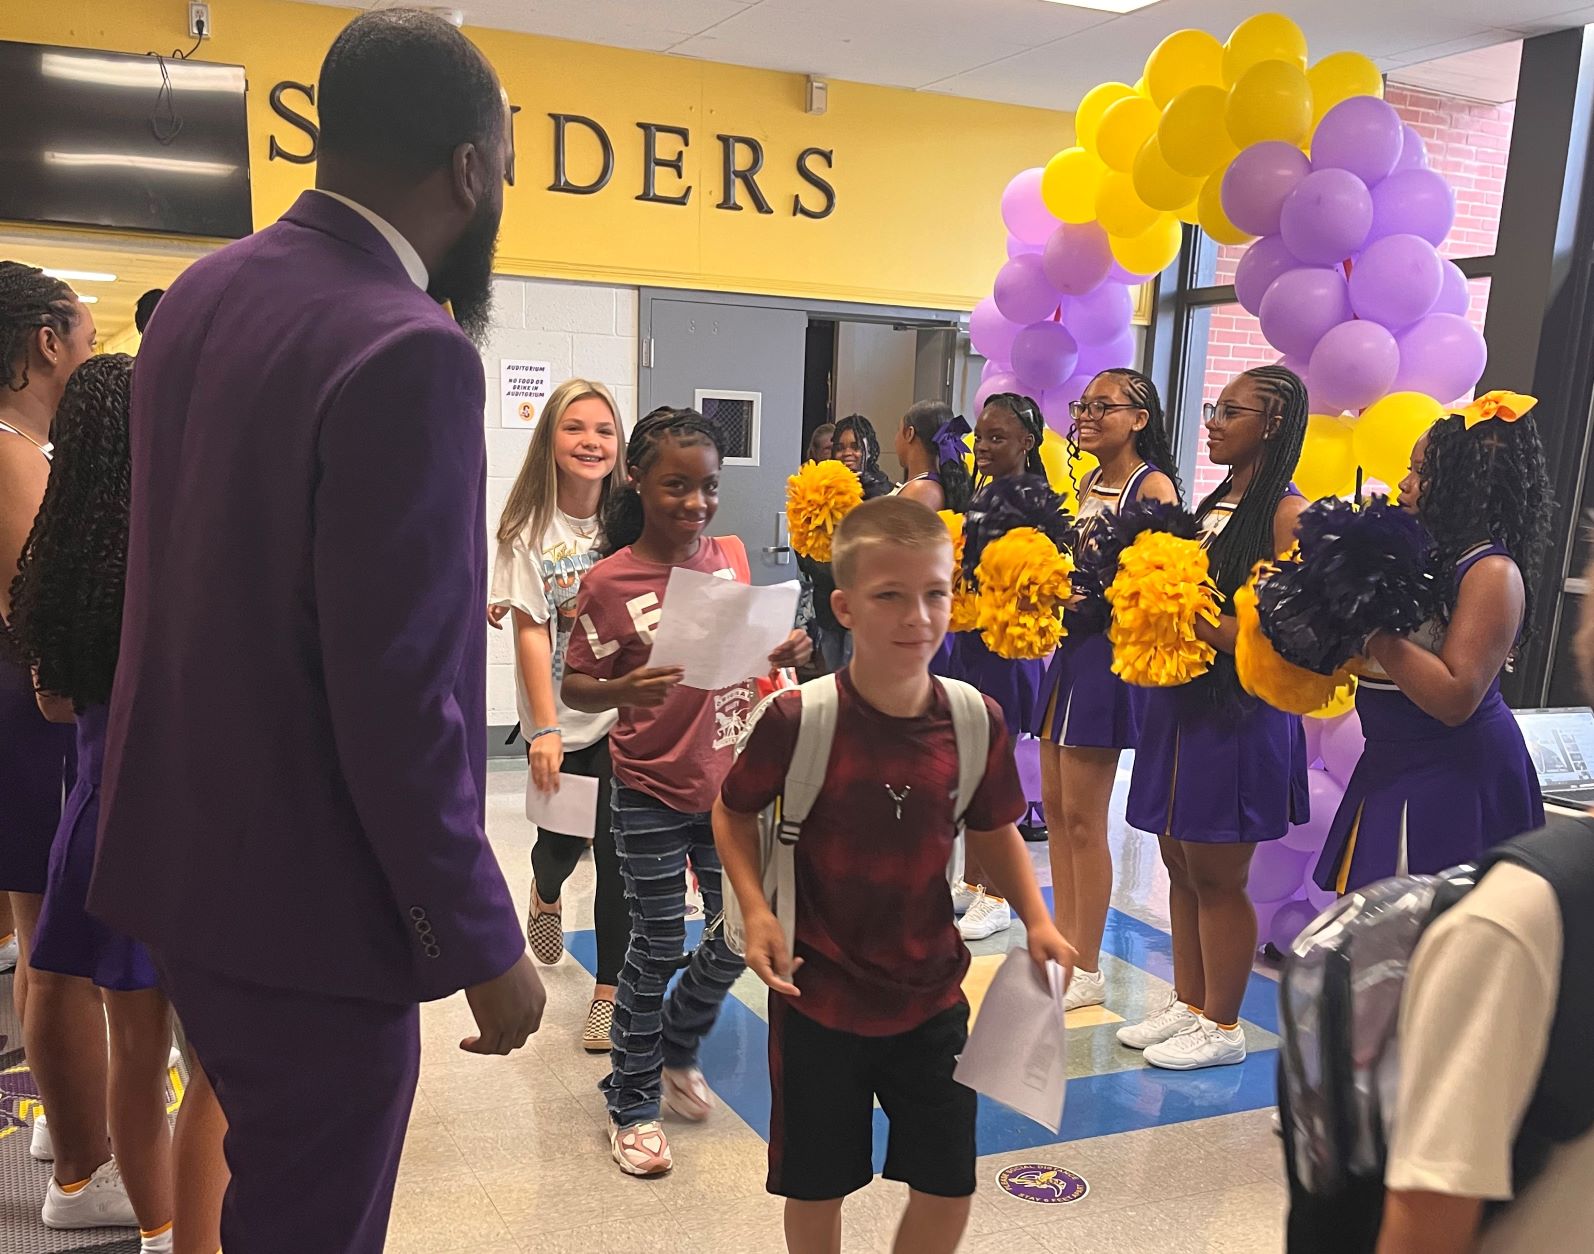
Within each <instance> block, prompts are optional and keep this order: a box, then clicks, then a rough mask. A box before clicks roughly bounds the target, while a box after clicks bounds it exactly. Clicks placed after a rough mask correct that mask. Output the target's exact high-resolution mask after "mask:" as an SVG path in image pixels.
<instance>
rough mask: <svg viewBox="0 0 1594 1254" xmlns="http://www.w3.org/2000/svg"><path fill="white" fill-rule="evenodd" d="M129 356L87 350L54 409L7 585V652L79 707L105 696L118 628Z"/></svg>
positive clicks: (44, 687) (44, 688) (127, 474)
mask: <svg viewBox="0 0 1594 1254" xmlns="http://www.w3.org/2000/svg"><path fill="white" fill-rule="evenodd" d="M132 377H133V359H132V358H131V357H129V356H127V355H126V354H124V353H117V354H115V355H106V356H100V357H91V358H90V359H89V360H88V361H86V362H84V363H83V365H81V366H79V367H78V368H77V370H75V371H74V372H73V374H72V377H71V379H70V380H68V382H67V385H66V391H65V392H64V393H63V395H62V397H61V405H60V408H59V409H57V410H56V414H55V425H54V428H53V430H54V433H55V460H54V462H53V463H52V465H51V467H50V481H49V485H48V486H47V487H46V488H45V491H44V502H43V504H41V505H40V506H39V513H38V516H37V517H36V518H35V519H34V521H33V530H32V531H31V532H30V533H29V535H28V541H27V544H26V545H25V546H24V547H23V549H22V557H21V560H20V562H19V563H18V566H19V571H18V574H17V577H16V579H15V580H13V581H12V584H11V624H10V628H9V631H8V640H9V643H10V645H11V651H12V652H13V653H14V654H16V655H17V657H18V658H19V660H21V661H22V662H23V664H24V665H27V666H30V667H33V668H35V669H36V670H37V672H38V686H39V689H40V691H41V692H48V693H54V694H57V695H59V696H63V697H68V698H70V699H71V701H72V704H73V705H74V706H75V707H76V708H77V709H78V710H80V711H81V710H83V709H85V708H87V707H88V706H92V705H102V704H104V703H105V702H106V701H109V700H110V697H111V680H112V679H113V677H114V676H115V674H116V653H117V648H118V644H119V641H120V639H121V634H122V590H123V585H124V582H125V579H126V574H127V518H128V496H129V486H130V482H131V469H130V462H129V458H128V439H127V414H128V406H129V384H130V382H131V380H132Z"/></svg>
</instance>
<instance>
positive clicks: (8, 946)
mask: <svg viewBox="0 0 1594 1254" xmlns="http://www.w3.org/2000/svg"><path fill="white" fill-rule="evenodd" d="M16 969H17V934H16V933H15V932H12V933H11V935H10V936H7V937H6V938H5V940H3V941H0V975H3V974H4V973H5V972H7V971H15V970H16Z"/></svg>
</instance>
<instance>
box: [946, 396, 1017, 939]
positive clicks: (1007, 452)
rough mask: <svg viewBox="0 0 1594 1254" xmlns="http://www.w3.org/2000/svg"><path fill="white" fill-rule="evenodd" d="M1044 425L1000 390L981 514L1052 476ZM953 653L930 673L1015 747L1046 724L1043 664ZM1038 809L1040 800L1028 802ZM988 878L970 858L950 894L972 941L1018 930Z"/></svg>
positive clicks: (987, 413)
mask: <svg viewBox="0 0 1594 1254" xmlns="http://www.w3.org/2000/svg"><path fill="white" fill-rule="evenodd" d="M1045 435H1046V421H1045V419H1044V418H1042V417H1041V411H1040V406H1038V405H1037V404H1036V403H1035V402H1034V401H1033V400H1031V399H1030V398H1029V397H1027V396H1020V395H1018V394H1017V393H1016V392H998V393H997V394H996V395H995V396H992V397H991V398H990V399H989V400H987V401H986V402H985V407H984V408H983V409H982V410H981V411H980V417H979V420H978V421H977V422H976V423H975V424H974V473H975V485H976V489H977V490H976V491H975V493H974V497H973V500H972V501H971V502H970V503H969V508H970V510H974V509H978V508H979V505H980V496H981V493H982V492H984V491H986V490H987V489H988V488H989V487H990V486H991V485H992V484H994V483H996V482H997V481H998V480H1001V479H1011V478H1013V477H1015V476H1018V475H1026V474H1027V475H1037V476H1039V477H1040V478H1041V480H1042V481H1044V480H1045V478H1046V467H1045V466H1044V465H1043V464H1042V462H1041V454H1040V447H1041V441H1042V439H1044V438H1045ZM951 640H952V647H951V650H950V652H949V653H943V654H942V655H941V656H939V657H938V658H937V659H936V660H935V662H932V664H931V667H930V669H931V670H932V671H934V672H936V673H937V674H942V675H947V676H949V677H951V678H953V679H961V680H963V681H964V682H966V683H970V684H973V685H974V686H975V687H976V688H978V689H979V690H980V691H981V692H983V693H984V694H985V695H986V696H988V697H990V698H991V700H993V701H995V702H996V703H997V705H999V706H1001V707H1002V715H1003V717H1004V719H1005V720H1006V722H1007V730H1008V734H1009V735H1011V736H1012V737H1013V739H1014V741H1015V742H1016V741H1017V740H1018V739H1019V738H1020V736H1021V735H1022V734H1024V733H1028V734H1030V735H1034V734H1035V732H1036V731H1037V730H1038V729H1039V726H1040V723H1039V720H1038V719H1037V718H1036V709H1035V707H1036V704H1037V701H1038V699H1039V696H1040V688H1041V680H1042V679H1043V678H1044V677H1045V674H1046V663H1045V661H1044V660H1043V659H1040V658H1005V657H998V656H997V655H996V654H994V653H992V652H991V651H990V649H988V648H986V646H985V640H984V639H983V638H982V637H981V635H980V633H979V632H977V631H961V632H958V633H957V634H956V635H955V636H952V637H951ZM1030 800H1031V802H1032V803H1040V802H1041V800H1042V799H1041V798H1040V797H1032V798H1030ZM984 882H985V874H984V871H983V869H982V868H981V867H980V866H979V864H978V863H977V862H976V861H975V860H974V859H972V858H970V859H969V861H968V862H967V863H965V865H964V883H963V884H962V885H960V886H959V887H958V888H957V889H956V890H955V891H954V892H953V894H952V901H953V909H954V910H955V911H956V912H957V913H959V914H960V915H962V916H963V917H962V918H961V919H959V920H958V930H959V932H961V933H962V935H963V937H964V938H965V939H966V940H984V939H985V938H986V937H988V936H992V935H994V934H995V933H997V932H1003V931H1006V930H1007V929H1008V928H1009V927H1011V926H1012V925H1013V913H1012V910H1011V909H1010V908H1009V907H1008V904H1007V902H1006V901H1005V900H1004V899H1002V898H1001V897H995V896H992V895H991V894H989V893H987V892H985V891H984V889H983V887H982V885H983V884H984Z"/></svg>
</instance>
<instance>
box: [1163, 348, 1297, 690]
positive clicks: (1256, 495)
mask: <svg viewBox="0 0 1594 1254" xmlns="http://www.w3.org/2000/svg"><path fill="white" fill-rule="evenodd" d="M1242 377H1243V378H1247V379H1250V380H1251V381H1252V382H1254V383H1255V384H1256V387H1257V391H1258V393H1260V395H1261V399H1262V404H1263V405H1264V406H1265V407H1266V411H1267V412H1266V413H1265V414H1264V416H1263V419H1262V421H1263V425H1264V429H1265V428H1266V426H1267V425H1268V424H1271V423H1273V422H1274V421H1275V420H1276V421H1277V423H1278V427H1277V430H1276V431H1275V433H1274V435H1273V438H1272V439H1270V440H1268V441H1266V442H1265V443H1264V444H1263V445H1262V464H1261V465H1260V466H1258V467H1257V469H1256V473H1255V474H1254V475H1252V477H1251V482H1250V483H1249V484H1247V485H1246V489H1245V494H1244V495H1243V496H1241V497H1240V501H1239V504H1238V505H1237V506H1236V507H1235V510H1234V515H1233V517H1231V518H1230V519H1229V521H1228V523H1227V524H1226V525H1225V526H1224V528H1223V530H1222V531H1221V532H1219V533H1218V534H1217V535H1216V536H1214V537H1213V539H1212V542H1211V544H1210V545H1208V547H1207V560H1208V563H1209V565H1210V569H1211V572H1212V579H1213V582H1215V583H1216V584H1217V585H1218V591H1219V592H1220V593H1222V594H1223V600H1224V603H1225V604H1232V602H1233V599H1234V594H1235V592H1236V591H1238V590H1239V587H1240V585H1241V584H1243V583H1244V582H1245V581H1246V580H1247V579H1249V578H1250V577H1251V568H1252V567H1253V566H1255V565H1256V564H1257V563H1258V562H1260V561H1262V560H1263V559H1264V558H1270V557H1273V556H1274V555H1275V545H1274V539H1273V519H1274V515H1275V514H1276V513H1277V512H1278V506H1279V502H1280V501H1281V500H1283V499H1284V495H1285V493H1286V492H1288V491H1289V487H1290V480H1291V478H1292V477H1293V476H1294V474H1295V466H1296V463H1297V462H1299V461H1300V459H1301V446H1302V444H1304V443H1305V441H1306V418H1307V414H1308V413H1309V412H1310V404H1309V402H1308V400H1307V395H1306V384H1304V383H1303V382H1301V378H1300V376H1299V375H1297V374H1296V373H1295V372H1294V371H1293V370H1288V369H1286V368H1285V367H1283V366H1258V367H1257V368H1256V369H1255V370H1247V371H1246V372H1245V374H1244V375H1243V376H1242ZM1233 484H1234V472H1233V471H1232V470H1231V471H1230V472H1229V473H1228V474H1227V475H1225V476H1224V479H1223V482H1222V483H1220V484H1219V485H1218V486H1217V487H1216V488H1214V489H1213V490H1212V491H1211V492H1210V493H1208V495H1207V497H1206V499H1205V500H1203V501H1202V502H1201V505H1200V507H1199V508H1198V509H1197V510H1196V517H1197V518H1204V517H1205V516H1206V515H1207V514H1209V513H1211V511H1212V509H1213V507H1214V506H1215V505H1217V504H1218V502H1220V501H1222V500H1223V499H1224V497H1225V496H1227V495H1228V492H1229V489H1230V487H1232V486H1233ZM1190 686H1191V687H1192V689H1196V690H1199V691H1201V692H1202V693H1203V694H1205V696H1206V697H1207V699H1208V701H1209V702H1210V703H1211V704H1213V705H1216V706H1220V707H1221V706H1229V707H1230V708H1233V707H1234V706H1235V705H1236V703H1237V702H1238V700H1239V698H1240V681H1239V677H1238V676H1237V675H1236V674H1235V670H1234V655H1233V654H1230V653H1224V652H1222V651H1221V650H1220V651H1219V653H1218V656H1217V660H1216V661H1215V662H1213V664H1212V669H1211V670H1209V671H1208V672H1207V673H1206V675H1204V676H1202V677H1201V678H1199V679H1197V680H1195V681H1194V683H1193V684H1191V685H1190Z"/></svg>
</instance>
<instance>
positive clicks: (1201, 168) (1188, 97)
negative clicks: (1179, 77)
mask: <svg viewBox="0 0 1594 1254" xmlns="http://www.w3.org/2000/svg"><path fill="white" fill-rule="evenodd" d="M1228 104H1229V93H1228V92H1226V91H1225V90H1224V89H1223V88H1221V87H1215V86H1213V85H1212V84H1211V83H1201V84H1198V85H1197V86H1195V87H1186V88H1185V89H1184V90H1183V91H1182V92H1180V93H1179V94H1178V95H1177V96H1175V97H1174V98H1173V99H1172V100H1170V101H1169V102H1168V107H1167V108H1166V109H1164V110H1163V113H1162V121H1161V122H1159V123H1158V124H1157V143H1158V145H1159V146H1160V147H1161V149H1162V157H1163V160H1165V161H1166V162H1167V163H1168V164H1169V165H1170V166H1172V167H1173V168H1174V169H1175V170H1177V171H1178V172H1179V173H1180V174H1188V175H1189V176H1190V177H1191V178H1205V177H1206V176H1207V175H1209V174H1211V173H1212V171H1214V170H1216V169H1218V168H1220V167H1222V166H1225V165H1227V164H1228V163H1229V161H1230V159H1231V158H1232V157H1233V156H1234V154H1235V151H1236V150H1235V147H1234V142H1233V141H1232V140H1231V139H1230V138H1229V130H1228V127H1227V126H1226V125H1225V124H1224V117H1223V115H1224V112H1225V110H1226V109H1227V108H1228Z"/></svg>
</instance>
